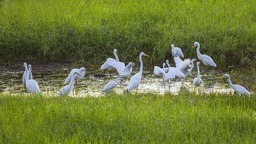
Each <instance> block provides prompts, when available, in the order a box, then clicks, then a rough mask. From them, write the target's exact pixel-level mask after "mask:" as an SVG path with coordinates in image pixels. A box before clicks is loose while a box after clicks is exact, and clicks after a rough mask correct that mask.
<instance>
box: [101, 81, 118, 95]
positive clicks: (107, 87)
mask: <svg viewBox="0 0 256 144" xmlns="http://www.w3.org/2000/svg"><path fill="white" fill-rule="evenodd" d="M116 86H117V83H116V82H115V81H110V82H108V83H107V84H106V85H105V86H104V87H103V89H102V92H107V91H109V90H112V89H113V88H115V87H116Z"/></svg>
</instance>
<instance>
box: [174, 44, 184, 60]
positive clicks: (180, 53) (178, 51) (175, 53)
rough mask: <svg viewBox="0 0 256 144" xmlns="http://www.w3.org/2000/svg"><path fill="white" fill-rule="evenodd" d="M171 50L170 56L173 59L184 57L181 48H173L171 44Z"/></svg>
mask: <svg viewBox="0 0 256 144" xmlns="http://www.w3.org/2000/svg"><path fill="white" fill-rule="evenodd" d="M171 49H172V56H173V57H176V56H179V57H182V58H183V57H184V54H183V52H182V50H181V48H179V47H174V44H171Z"/></svg>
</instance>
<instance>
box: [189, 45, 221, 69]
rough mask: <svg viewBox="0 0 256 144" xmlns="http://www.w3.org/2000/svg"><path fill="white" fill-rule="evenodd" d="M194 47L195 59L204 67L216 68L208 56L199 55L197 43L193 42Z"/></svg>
mask: <svg viewBox="0 0 256 144" xmlns="http://www.w3.org/2000/svg"><path fill="white" fill-rule="evenodd" d="M194 47H196V53H197V57H198V58H199V59H200V60H201V61H202V62H203V64H204V65H209V66H212V67H217V65H216V64H215V63H214V61H213V60H212V58H211V57H210V56H208V55H205V54H201V53H200V51H199V49H200V44H199V42H195V43H194Z"/></svg>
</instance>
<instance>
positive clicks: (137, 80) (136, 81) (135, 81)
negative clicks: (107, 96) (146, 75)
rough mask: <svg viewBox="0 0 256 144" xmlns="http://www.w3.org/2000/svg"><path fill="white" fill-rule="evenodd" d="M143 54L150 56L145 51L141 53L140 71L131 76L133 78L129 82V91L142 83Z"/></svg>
mask: <svg viewBox="0 0 256 144" xmlns="http://www.w3.org/2000/svg"><path fill="white" fill-rule="evenodd" d="M142 56H148V55H147V54H145V53H144V52H141V53H140V56H139V60H140V71H139V72H138V73H136V74H135V75H133V76H132V77H131V80H130V82H129V84H128V87H127V92H130V91H131V90H133V89H136V88H138V87H139V84H140V81H141V77H142V72H143V61H142Z"/></svg>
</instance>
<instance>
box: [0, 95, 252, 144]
mask: <svg viewBox="0 0 256 144" xmlns="http://www.w3.org/2000/svg"><path fill="white" fill-rule="evenodd" d="M255 110H256V104H255V96H253V97H251V98H248V97H238V96H237V95H235V96H229V95H208V96H197V95H194V94H192V93H191V94H185V93H181V94H180V95H179V96H173V95H165V96H157V95H152V94H143V95H115V94H112V96H108V97H99V98H70V97H33V96H31V97H30V96H28V97H26V96H10V95H3V94H1V95H0V111H1V115H0V142H1V143H255V142H256V135H255V132H256V111H255Z"/></svg>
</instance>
